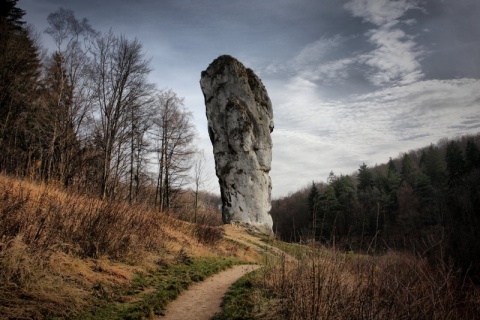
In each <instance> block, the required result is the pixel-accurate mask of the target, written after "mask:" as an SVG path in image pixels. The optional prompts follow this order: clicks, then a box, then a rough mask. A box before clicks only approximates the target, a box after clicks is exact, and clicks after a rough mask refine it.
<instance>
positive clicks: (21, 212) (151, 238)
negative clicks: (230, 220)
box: [0, 176, 255, 319]
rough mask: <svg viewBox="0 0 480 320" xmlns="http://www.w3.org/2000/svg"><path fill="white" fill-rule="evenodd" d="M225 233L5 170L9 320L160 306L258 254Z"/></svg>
mask: <svg viewBox="0 0 480 320" xmlns="http://www.w3.org/2000/svg"><path fill="white" fill-rule="evenodd" d="M223 233H224V230H223V228H222V227H211V226H202V225H194V224H189V223H186V222H183V221H179V220H176V219H174V218H172V217H169V216H168V215H166V214H165V213H162V212H158V211H155V210H151V209H149V208H145V207H142V206H130V205H127V204H124V203H118V202H102V201H99V200H98V199H93V198H89V197H84V196H78V195H74V194H68V193H66V192H64V191H61V190H58V189H56V188H54V187H51V186H47V185H38V184H33V183H30V182H26V181H20V180H16V179H12V178H9V177H6V176H0V269H1V272H0V283H1V285H0V318H2V319H8V318H15V319H32V318H34V319H45V318H55V317H59V318H66V317H67V318H68V317H70V318H77V317H79V316H80V315H81V317H82V318H91V319H95V318H97V319H101V318H125V317H132V318H140V317H141V316H147V315H148V314H149V313H151V314H154V313H160V312H161V310H162V307H163V306H164V305H165V304H166V302H167V301H169V300H171V299H173V298H174V297H175V296H176V295H177V294H178V293H179V292H180V291H181V290H183V289H184V288H185V287H187V286H188V285H189V284H190V283H192V282H194V281H199V280H202V279H203V278H204V277H206V276H208V275H210V274H212V273H216V272H218V271H219V270H221V269H223V268H226V267H228V266H230V265H232V264H233V263H238V262H239V261H240V260H243V261H252V260H253V259H255V258H254V256H253V255H252V254H250V253H249V252H247V251H246V250H244V249H242V248H240V247H239V246H238V245H236V244H235V242H232V241H227V240H225V239H224V238H223ZM166 283H167V284H168V286H166V285H165V284H166ZM145 301H148V302H149V303H147V304H145V303H144V302H145Z"/></svg>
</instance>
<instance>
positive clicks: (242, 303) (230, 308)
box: [212, 271, 259, 320]
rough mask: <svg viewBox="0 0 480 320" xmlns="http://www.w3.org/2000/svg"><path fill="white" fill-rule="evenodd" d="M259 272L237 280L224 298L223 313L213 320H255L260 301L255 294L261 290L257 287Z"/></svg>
mask: <svg viewBox="0 0 480 320" xmlns="http://www.w3.org/2000/svg"><path fill="white" fill-rule="evenodd" d="M258 274H259V273H258V271H254V272H251V273H249V274H247V275H245V276H243V277H242V278H240V279H239V280H237V281H236V282H235V283H234V284H233V285H232V286H231V287H230V289H229V290H228V292H227V293H226V294H225V296H224V297H223V301H222V312H220V313H217V314H216V315H215V316H213V318H212V320H253V319H256V317H255V315H254V310H255V307H256V305H257V304H258V301H255V299H254V297H255V293H258V291H259V289H258V288H257V287H256V285H255V283H256V282H255V277H258Z"/></svg>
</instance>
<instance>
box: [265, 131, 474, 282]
mask: <svg viewBox="0 0 480 320" xmlns="http://www.w3.org/2000/svg"><path fill="white" fill-rule="evenodd" d="M479 145H480V135H476V136H465V137H462V138H459V139H456V140H447V139H443V140H441V141H440V142H439V143H438V144H437V145H433V144H432V145H430V146H428V147H425V148H422V149H419V150H415V151H410V152H408V153H404V154H402V155H400V156H399V157H398V158H395V159H392V158H390V160H389V161H388V163H386V164H382V165H376V166H375V167H372V168H371V167H368V166H367V165H366V164H365V163H363V164H362V165H360V166H359V169H358V170H357V172H356V173H354V174H352V175H342V174H341V175H335V174H334V173H333V172H331V173H330V175H329V177H328V180H327V183H312V185H311V186H309V187H306V188H304V189H303V190H300V191H298V192H296V193H294V194H292V195H290V196H288V197H284V198H282V199H278V200H274V201H273V203H272V216H273V218H274V229H275V230H276V231H277V234H278V235H279V236H280V237H281V238H282V239H283V240H286V241H315V242H317V243H323V244H326V245H334V246H337V247H338V246H339V247H341V248H342V249H345V250H348V251H350V250H362V251H368V252H381V251H384V250H387V249H390V248H393V249H399V250H409V251H414V252H416V253H417V254H420V255H422V256H424V257H427V258H431V259H434V258H435V259H436V258H439V257H441V258H442V260H443V261H445V262H447V263H454V265H455V266H456V267H458V268H460V269H461V270H464V271H468V272H469V273H470V274H472V275H473V274H475V275H476V276H477V277H478V276H479V275H480V259H479V257H480V242H479V240H480V149H479ZM478 280H480V278H479V279H478Z"/></svg>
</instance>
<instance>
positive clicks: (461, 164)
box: [445, 141, 466, 185]
mask: <svg viewBox="0 0 480 320" xmlns="http://www.w3.org/2000/svg"><path fill="white" fill-rule="evenodd" d="M445 160H446V162H447V172H448V183H449V184H450V185H455V184H459V183H461V181H462V176H463V174H464V173H465V171H466V170H465V159H464V157H463V152H462V150H461V149H460V147H459V146H458V143H457V142H456V141H450V142H449V143H448V145H447V152H446V155H445Z"/></svg>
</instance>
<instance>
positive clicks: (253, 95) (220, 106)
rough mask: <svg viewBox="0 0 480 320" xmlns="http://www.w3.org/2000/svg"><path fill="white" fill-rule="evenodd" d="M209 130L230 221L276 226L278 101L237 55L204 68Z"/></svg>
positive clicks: (225, 217)
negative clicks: (275, 119) (274, 151)
mask: <svg viewBox="0 0 480 320" xmlns="http://www.w3.org/2000/svg"><path fill="white" fill-rule="evenodd" d="M200 85H201V88H202V91H203V95H204V97H205V106H206V113H207V120H208V133H209V135H210V140H211V141H212V144H213V153H214V156H215V170H216V174H217V177H218V180H219V183H220V192H221V195H222V203H223V206H222V216H223V222H224V223H231V222H240V223H245V224H248V225H251V226H255V227H257V228H258V229H260V230H263V231H264V232H267V233H271V232H272V225H273V222H272V217H271V216H270V209H271V189H272V183H271V179H270V176H269V175H268V173H269V171H270V168H271V162H272V139H271V137H270V133H271V132H272V131H273V111H272V103H271V101H270V98H269V97H268V94H267V91H266V90H265V87H264V86H263V84H262V82H261V81H260V79H259V78H258V77H257V76H256V75H255V74H254V73H253V71H252V70H250V69H246V68H245V67H244V66H243V65H242V63H240V62H239V61H238V60H236V59H235V58H233V57H231V56H227V55H224V56H220V57H218V58H217V59H215V60H214V61H213V62H212V63H211V64H210V65H209V66H208V68H207V70H205V71H203V72H202V77H201V80H200Z"/></svg>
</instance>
